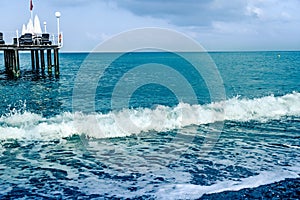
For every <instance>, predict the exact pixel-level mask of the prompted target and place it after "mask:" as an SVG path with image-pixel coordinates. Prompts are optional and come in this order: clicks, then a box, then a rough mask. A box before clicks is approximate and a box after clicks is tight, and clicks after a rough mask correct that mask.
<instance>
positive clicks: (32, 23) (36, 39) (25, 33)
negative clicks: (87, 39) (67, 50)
mask: <svg viewBox="0 0 300 200" xmlns="http://www.w3.org/2000/svg"><path fill="white" fill-rule="evenodd" d="M29 9H30V16H31V17H30V19H29V21H28V23H27V25H25V24H23V26H22V34H21V36H20V37H19V31H18V29H17V30H16V35H15V37H13V38H11V39H12V40H11V41H12V44H6V43H5V40H4V37H3V36H4V34H3V32H0V53H1V52H3V55H4V66H5V71H6V72H7V74H8V75H9V76H12V77H15V78H17V77H20V75H21V71H20V67H21V66H20V52H22V51H23V52H26V51H27V52H29V53H30V54H31V56H30V57H31V66H32V71H33V72H37V73H40V72H42V74H44V73H45V70H46V67H47V71H48V74H50V75H51V74H52V72H53V71H54V74H55V76H59V50H60V48H62V47H63V35H62V32H60V16H61V13H60V12H55V17H56V19H57V35H56V34H50V33H48V32H47V27H46V25H47V23H46V22H44V23H43V24H44V31H42V28H41V24H40V20H39V17H38V16H37V15H36V16H35V17H34V18H33V3H32V0H30V2H29ZM45 58H46V59H45ZM0 62H1V61H0Z"/></svg>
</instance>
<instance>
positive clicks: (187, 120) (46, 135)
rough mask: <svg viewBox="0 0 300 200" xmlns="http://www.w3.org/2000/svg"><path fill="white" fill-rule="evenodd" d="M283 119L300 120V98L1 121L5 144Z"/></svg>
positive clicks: (14, 116) (27, 115)
mask: <svg viewBox="0 0 300 200" xmlns="http://www.w3.org/2000/svg"><path fill="white" fill-rule="evenodd" d="M284 116H300V93H298V92H293V93H291V94H286V95H284V96H279V97H275V96H274V95H270V96H266V97H262V98H255V99H241V98H239V97H235V98H232V99H229V100H226V101H223V102H214V103H210V104H206V105H189V104H186V103H179V104H178V105H177V106H175V107H167V106H162V105H158V106H157V107H155V108H153V109H150V108H137V109H123V110H120V111H111V112H109V113H107V114H102V113H95V114H89V115H86V114H81V113H70V112H64V113H61V114H60V115H57V116H55V117H51V118H45V117H43V116H42V115H39V114H35V113H31V112H27V111H25V112H13V113H9V114H6V115H3V116H1V117H0V140H6V139H29V140H52V139H57V138H64V137H69V136H72V135H81V134H84V135H86V136H88V137H93V138H112V137H125V136H130V135H132V134H139V133H141V132H149V131H156V132H163V131H168V130H173V129H181V128H184V127H186V126H190V125H201V124H210V123H214V122H218V121H224V120H230V121H238V122H246V121H251V120H255V121H260V122H266V121H269V120H274V119H280V118H282V117H284ZM128 120H130V121H131V123H132V124H133V125H134V126H130V127H129V129H128V128H127V129H126V131H125V129H124V128H123V126H122V124H124V123H126V122H128ZM123 122H124V123H123ZM95 123H96V124H97V126H95ZM127 125H128V124H127ZM128 130H129V131H128Z"/></svg>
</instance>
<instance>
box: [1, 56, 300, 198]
mask: <svg viewBox="0 0 300 200" xmlns="http://www.w3.org/2000/svg"><path fill="white" fill-rule="evenodd" d="M0 56H2V55H0ZM197 56H200V57H201V56H203V55H202V54H201V55H199V54H195V53H188V55H187V57H189V58H193V57H194V58H196V57H197ZM205 56H207V55H205ZM209 56H211V58H212V60H213V61H214V63H215V65H216V67H217V69H218V72H219V74H220V77H221V78H222V81H223V82H222V86H224V88H223V89H224V91H225V93H224V96H221V95H220V96H218V95H215V96H214V95H213V92H212V90H214V89H215V90H216V91H217V93H218V91H220V93H218V94H222V89H221V88H218V87H217V86H218V83H217V82H216V84H215V85H213V87H212V88H210V84H209V82H208V80H216V81H217V80H218V78H217V77H211V76H210V74H199V73H198V71H197V70H195V68H194V67H193V66H192V64H191V63H189V62H188V61H187V60H186V59H184V58H183V57H182V56H181V55H180V54H175V53H128V54H123V55H121V56H120V57H117V59H115V54H92V55H88V54H85V53H62V54H60V63H61V66H60V68H61V70H60V72H61V75H60V77H59V78H56V77H53V76H49V75H48V74H47V73H46V74H45V75H43V74H41V73H39V74H37V73H33V72H32V71H31V68H30V66H31V65H30V62H29V60H30V55H29V54H22V55H21V66H22V70H21V71H22V72H21V73H22V76H21V78H19V79H10V78H9V77H8V76H7V75H6V73H5V70H4V66H3V64H2V63H1V64H0V89H1V90H0V100H1V104H0V116H1V117H0V177H1V178H0V197H1V198H25V199H27V198H28V199H32V198H76V197H77V198H79V197H80V198H100V197H107V198H113V197H115V198H138V197H142V198H158V199H161V198H163V199H195V198H200V197H201V196H202V195H203V194H210V193H215V192H222V191H226V190H229V191H231V190H233V191H236V190H240V189H243V188H252V187H258V186H261V185H266V184H270V183H274V182H276V181H281V180H284V179H286V178H298V177H299V174H300V166H299V163H300V157H299V153H300V142H299V141H300V140H299V138H300V123H299V122H300V93H299V91H300V82H299V80H300V52H227V53H222V52H215V53H209ZM112 58H114V59H113V62H111V60H112ZM203 60H204V61H203V63H202V64H203V66H202V67H204V68H205V67H206V66H207V67H210V66H211V64H208V63H209V62H210V61H207V60H205V58H204V57H203ZM83 66H88V69H89V70H88V72H85V73H83V74H81V75H79V72H81V71H80V69H82V67H83ZM164 66H169V67H170V68H171V69H169V68H164ZM99 67H100V68H101V67H102V68H103V67H106V68H105V71H104V72H103V74H101V76H97V77H96V79H94V78H93V74H97V73H98V71H99ZM139 69H141V70H140V71H139ZM178 74H179V75H180V76H177V75H178ZM178 77H179V78H180V77H182V78H183V79H185V80H187V82H188V84H189V85H190V88H191V89H192V91H194V93H193V95H191V93H190V91H189V88H188V87H186V86H185V85H184V82H181V81H180V80H179V79H177V78H178ZM214 78H215V79H214ZM212 82H213V81H212ZM93 84H95V85H96V88H95V89H94V90H93V87H92V86H93ZM214 86H215V88H214ZM131 87H133V88H131ZM74 88H75V89H74ZM76 88H77V89H76ZM78 88H80V89H81V90H78ZM176 88H179V89H178V90H177V89H176ZM78 91H80V92H78ZM194 96H195V97H196V98H194ZM74 101H75V102H77V103H78V104H76V106H74Z"/></svg>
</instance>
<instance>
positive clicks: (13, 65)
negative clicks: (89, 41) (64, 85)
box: [0, 45, 60, 77]
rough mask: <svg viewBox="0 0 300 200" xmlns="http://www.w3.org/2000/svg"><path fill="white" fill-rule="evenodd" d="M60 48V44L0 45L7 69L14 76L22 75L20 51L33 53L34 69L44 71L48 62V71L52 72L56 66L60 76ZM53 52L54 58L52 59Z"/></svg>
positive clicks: (56, 71) (55, 70)
mask: <svg viewBox="0 0 300 200" xmlns="http://www.w3.org/2000/svg"><path fill="white" fill-rule="evenodd" d="M59 49H60V46H58V45H19V46H17V45H0V52H1V51H3V52H4V66H5V69H6V71H7V73H8V74H9V75H11V76H13V77H19V76H20V56H19V52H20V51H28V52H30V53H31V65H32V70H33V71H35V72H39V71H40V70H41V71H42V73H44V72H45V68H46V64H47V69H48V73H49V74H52V68H53V67H54V74H55V76H59ZM45 52H46V59H45ZM52 54H53V57H54V60H52ZM46 61H47V62H46ZM52 61H53V63H52Z"/></svg>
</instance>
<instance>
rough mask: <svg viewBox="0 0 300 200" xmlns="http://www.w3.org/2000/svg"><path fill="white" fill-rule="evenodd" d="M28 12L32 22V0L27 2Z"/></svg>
mask: <svg viewBox="0 0 300 200" xmlns="http://www.w3.org/2000/svg"><path fill="white" fill-rule="evenodd" d="M29 10H30V19H31V21H33V3H32V0H30V2H29Z"/></svg>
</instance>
